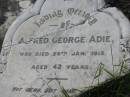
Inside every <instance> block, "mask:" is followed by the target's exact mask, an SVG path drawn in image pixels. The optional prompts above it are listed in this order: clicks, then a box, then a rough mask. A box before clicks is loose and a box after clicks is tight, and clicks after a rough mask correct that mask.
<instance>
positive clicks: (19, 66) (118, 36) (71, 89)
mask: <svg viewBox="0 0 130 97" xmlns="http://www.w3.org/2000/svg"><path fill="white" fill-rule="evenodd" d="M41 2H43V1H42V0H41ZM57 2H59V6H58V5H57V4H58V3H56V2H54V0H48V1H46V2H45V3H44V4H43V5H42V4H41V5H42V7H39V8H38V6H39V5H40V0H39V2H38V1H37V3H36V4H37V6H35V7H37V9H39V11H38V12H40V14H39V15H35V16H33V14H34V13H33V14H32V16H31V15H30V14H28V13H27V14H26V15H25V16H26V17H24V18H23V17H22V21H24V22H16V24H17V25H14V26H13V27H12V28H11V30H10V32H11V33H10V32H8V33H7V36H6V39H5V41H4V44H3V50H2V52H1V73H2V74H1V75H0V78H1V81H0V86H1V87H0V94H1V95H2V97H8V96H10V97H25V96H26V97H58V96H61V89H62V88H63V87H64V88H65V89H66V90H67V92H68V93H69V94H70V95H75V94H78V93H79V91H78V90H84V89H88V88H90V87H91V86H96V85H98V84H100V83H101V82H104V81H105V80H107V79H109V78H110V77H111V76H110V74H109V73H108V72H110V73H112V74H118V72H120V68H121V66H122V65H120V63H122V62H124V61H126V60H129V47H128V46H129V45H128V44H129V31H130V30H129V28H128V26H129V22H128V20H127V19H126V18H125V16H124V15H123V14H122V13H121V12H119V11H118V10H117V9H116V8H107V9H102V10H101V9H100V11H98V10H96V9H99V8H102V7H101V6H100V7H97V6H96V5H100V4H98V3H97V2H94V1H93V2H91V4H94V5H93V6H94V7H92V8H91V6H89V7H87V5H88V4H89V3H90V1H87V0H86V1H85V0H82V2H81V1H80V2H79V0H75V1H61V0H57ZM65 2H71V3H65ZM101 2H102V1H101ZM95 4H96V5H95ZM52 5H53V6H52ZM85 5H86V7H85ZM101 5H104V3H103V4H101ZM40 8H41V10H40ZM88 8H90V10H88ZM34 9H35V8H34ZM93 9H94V10H93ZM29 17H30V18H29ZM25 20H26V21H25ZM17 21H18V20H17ZM18 24H19V26H18ZM16 27H17V28H16ZM7 37H8V38H9V39H10V41H7V40H8V39H7ZM2 67H4V69H3V68H2ZM3 71H4V72H3Z"/></svg>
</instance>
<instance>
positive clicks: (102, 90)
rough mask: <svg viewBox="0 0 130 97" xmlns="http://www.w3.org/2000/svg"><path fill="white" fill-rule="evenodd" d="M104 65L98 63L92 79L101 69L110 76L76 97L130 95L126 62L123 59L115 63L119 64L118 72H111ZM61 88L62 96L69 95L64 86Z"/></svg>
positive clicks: (129, 75) (126, 96) (118, 96)
mask: <svg viewBox="0 0 130 97" xmlns="http://www.w3.org/2000/svg"><path fill="white" fill-rule="evenodd" d="M104 66H105V65H104V64H102V63H101V64H99V66H98V68H97V71H96V74H95V78H94V79H97V78H99V77H100V76H101V74H102V72H103V71H105V72H106V73H107V74H108V75H110V77H111V78H110V79H109V80H107V81H106V82H104V83H102V84H99V85H98V86H96V87H94V88H92V89H90V90H87V91H85V92H82V93H81V94H80V95H79V96H77V97H130V71H129V69H128V68H127V65H126V63H125V62H124V61H123V62H122V63H121V64H119V65H117V66H120V69H119V71H118V73H114V72H113V73H111V72H110V71H108V70H107V69H105V68H104ZM124 74H125V75H124ZM122 75H124V76H122ZM61 90H62V91H61V92H62V94H63V96H62V97H70V96H69V94H68V93H67V91H66V90H65V89H64V88H62V89H61Z"/></svg>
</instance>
